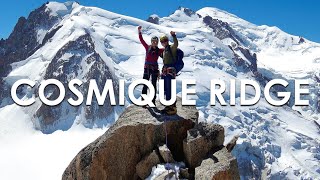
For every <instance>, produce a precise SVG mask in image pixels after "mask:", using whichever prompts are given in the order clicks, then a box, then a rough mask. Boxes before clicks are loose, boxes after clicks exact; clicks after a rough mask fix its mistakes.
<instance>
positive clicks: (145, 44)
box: [138, 26, 148, 50]
mask: <svg viewBox="0 0 320 180" xmlns="http://www.w3.org/2000/svg"><path fill="white" fill-rule="evenodd" d="M141 28H142V27H141V26H139V27H138V33H139V40H140V42H141V44H142V45H143V47H144V48H145V49H146V50H147V49H148V44H147V43H146V42H145V41H144V39H143V37H142V33H141Z"/></svg>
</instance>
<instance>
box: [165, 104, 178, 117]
mask: <svg viewBox="0 0 320 180" xmlns="http://www.w3.org/2000/svg"><path fill="white" fill-rule="evenodd" d="M166 114H168V115H175V114H177V107H176V106H174V105H171V106H169V108H168V109H167V112H166Z"/></svg>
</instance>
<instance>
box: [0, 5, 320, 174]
mask: <svg viewBox="0 0 320 180" xmlns="http://www.w3.org/2000/svg"><path fill="white" fill-rule="evenodd" d="M47 11H50V12H51V15H52V16H59V17H60V18H61V21H60V22H59V24H57V25H56V27H59V26H61V28H59V29H58V31H57V32H56V33H55V34H54V36H53V37H52V38H51V39H50V41H48V42H47V43H45V44H44V45H43V46H42V47H41V48H39V49H38V51H36V52H35V53H34V54H32V55H31V56H30V57H28V58H27V59H26V60H24V61H20V62H17V63H14V64H12V67H13V70H12V71H11V72H10V74H9V75H8V76H7V77H6V78H5V80H6V83H8V84H12V83H13V82H15V80H17V79H20V78H29V79H31V80H34V81H37V82H38V83H39V82H41V80H43V79H44V74H45V73H44V72H45V71H46V69H47V68H48V64H49V63H50V62H51V61H52V59H53V58H54V57H55V55H56V54H57V52H58V51H59V50H60V49H61V48H62V47H63V46H64V45H66V44H67V43H68V42H70V41H74V40H76V39H77V38H78V37H80V36H82V35H86V34H88V35H89V36H90V37H91V38H92V41H93V42H94V49H95V52H97V53H98V54H99V56H100V57H101V58H102V60H103V61H104V62H105V64H107V66H108V67H109V68H110V71H112V74H114V75H115V76H116V77H117V78H119V79H126V82H127V84H129V83H130V82H132V81H133V80H134V79H138V78H141V77H142V74H143V64H144V56H145V50H144V48H143V47H142V45H141V44H140V42H139V39H138V34H137V26H138V25H141V26H142V27H143V36H144V39H145V40H146V42H148V41H149V39H150V38H151V37H152V36H160V35H162V34H169V32H170V31H171V30H173V31H176V32H177V37H178V40H179V47H180V48H181V49H183V50H184V52H185V58H184V61H185V68H184V69H183V71H182V74H181V75H180V76H179V77H178V78H177V79H178V86H177V87H178V92H180V91H181V80H182V79H196V81H197V85H196V90H197V95H196V96H195V97H193V98H196V99H197V108H198V110H199V113H200V120H201V121H208V122H214V123H219V124H221V125H223V126H224V127H225V129H226V143H227V142H228V141H229V140H230V139H231V138H232V137H233V136H234V135H239V136H240V138H239V140H238V142H237V144H238V145H237V146H236V148H235V149H234V151H233V154H234V155H235V156H236V157H237V158H238V163H239V169H240V173H241V178H242V179H261V178H280V179H282V178H289V179H317V178H319V177H320V167H319V162H320V141H319V137H320V136H319V135H320V130H319V127H318V126H316V125H315V122H318V123H320V115H319V112H317V111H316V110H315V109H316V107H317V106H316V103H317V98H318V97H317V95H316V93H317V92H318V90H319V87H316V86H314V89H313V91H312V92H311V93H312V94H313V95H315V96H313V97H311V98H310V99H311V100H312V101H311V104H310V107H306V108H299V107H291V106H284V107H273V106H270V105H269V104H268V103H267V102H266V101H265V100H264V99H263V98H262V99H261V100H260V102H259V103H258V104H257V105H255V106H250V107H245V106H240V105H239V102H240V101H239V100H240V91H239V89H240V88H239V86H240V85H239V83H238V84H237V93H236V98H237V104H238V105H236V106H225V107H222V106H220V105H217V106H210V104H209V101H210V99H209V98H210V92H209V89H210V80H211V79H221V80H224V81H226V83H227V87H228V82H229V79H236V81H237V82H239V81H240V80H241V79H252V80H255V79H256V78H255V76H254V75H253V74H252V72H250V71H247V70H244V69H243V68H242V67H238V66H236V65H235V64H234V60H233V58H234V53H233V52H232V50H231V49H230V48H229V47H228V45H230V42H232V40H230V39H218V38H217V37H215V34H214V33H213V32H212V30H211V29H210V28H208V27H207V26H206V24H205V23H203V17H204V16H206V15H209V16H212V18H218V19H219V20H221V21H224V22H227V23H229V25H230V26H231V27H232V28H233V30H234V31H235V32H236V33H237V35H238V36H239V37H240V38H241V40H242V44H240V45H241V46H243V47H246V48H248V49H249V50H250V51H251V52H252V53H257V56H258V71H259V72H260V73H261V74H262V75H264V76H266V77H269V78H275V77H277V78H279V77H280V78H285V79H288V80H292V79H295V78H306V79H309V80H310V82H311V84H313V83H314V79H313V76H314V74H315V73H316V72H317V71H318V70H319V69H320V63H319V60H315V59H317V58H319V57H320V49H319V48H320V45H319V44H317V43H313V42H310V41H308V40H305V41H306V42H305V43H301V44H299V43H298V42H299V40H300V38H299V37H297V36H293V35H289V34H287V33H285V32H283V31H281V30H280V29H278V28H276V27H267V26H256V25H254V24H251V23H249V22H247V21H245V20H242V19H240V18H238V17H236V16H235V15H232V14H229V13H227V12H224V11H221V10H219V9H215V8H203V9H201V10H199V11H197V13H198V14H200V15H201V16H202V17H200V16H198V15H197V14H193V15H187V14H186V13H185V11H184V8H181V9H178V10H177V11H176V12H175V13H173V14H172V15H170V16H169V17H162V18H160V20H159V23H160V24H159V25H156V24H151V23H148V22H146V21H143V20H139V19H136V18H132V17H128V16H124V15H119V14H115V13H112V12H108V11H105V10H103V9H99V8H95V7H84V6H81V5H75V4H70V3H65V4H63V3H55V2H50V3H49V4H47ZM53 28H54V27H53ZM41 33H43V32H40V33H39V34H41ZM240 55H241V54H240ZM242 56H243V55H242ZM63 58H64V60H68V58H70V56H68V54H66V55H65V56H63ZM160 62H161V60H160ZM160 64H161V63H160ZM160 66H161V65H160ZM33 67H37V68H33ZM83 67H85V66H83ZM78 77H79V78H81V77H82V76H81V75H79V76H78ZM138 90H139V89H138ZM288 90H289V91H293V90H292V89H290V88H289V89H288ZM228 92H229V91H228V90H227V91H226V93H225V94H224V98H225V99H226V100H228V99H229V95H228V94H229V93H228ZM136 93H137V94H138V93H139V91H137V92H136ZM250 94H252V90H250V89H248V94H247V95H250ZM24 98H30V97H27V96H26V97H24ZM36 106H37V105H36ZM295 110H299V112H300V113H301V114H300V113H298V112H297V111H295ZM34 112H35V107H33V106H32V107H29V108H23V107H19V106H17V105H14V104H12V105H7V106H4V107H3V108H1V109H0V124H1V126H0V127H1V128H0V145H1V147H4V148H1V149H0V159H1V160H4V161H1V162H0V169H6V172H7V173H0V179H8V178H10V179H20V178H21V177H27V179H47V178H48V177H50V178H52V179H60V178H61V174H62V171H63V170H64V168H65V167H66V166H67V165H68V163H69V162H70V160H71V159H72V158H73V157H74V156H75V155H76V153H77V152H78V151H79V150H80V149H81V148H82V147H84V146H85V145H86V144H88V143H89V142H91V141H93V140H94V139H95V138H97V137H98V136H99V135H101V134H102V133H103V131H105V130H106V128H103V129H96V128H93V129H86V128H83V127H82V122H84V121H85V119H83V116H81V114H78V115H77V117H76V119H72V122H71V124H72V126H71V128H70V129H69V130H68V131H59V130H58V131H56V132H54V133H52V134H48V135H44V134H41V133H40V132H39V131H37V130H35V129H34V127H35V126H36V124H35V123H34V122H37V119H34ZM114 116H117V115H116V114H115V115H114ZM13 122H14V123H13ZM31 122H33V123H31ZM96 126H98V125H94V124H93V125H92V127H96ZM98 127H100V126H98ZM102 127H103V126H102ZM13 157H14V158H13ZM25 162H28V163H25ZM30 163H31V164H30ZM16 165H18V170H19V173H14V172H17V166H16ZM39 172H41V173H39ZM45 174H47V177H45ZM20 175H21V176H20Z"/></svg>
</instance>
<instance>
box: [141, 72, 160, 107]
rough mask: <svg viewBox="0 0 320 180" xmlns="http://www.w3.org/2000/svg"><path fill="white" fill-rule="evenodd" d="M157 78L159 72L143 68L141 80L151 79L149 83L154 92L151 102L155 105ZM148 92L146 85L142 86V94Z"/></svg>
mask: <svg viewBox="0 0 320 180" xmlns="http://www.w3.org/2000/svg"><path fill="white" fill-rule="evenodd" d="M158 76H159V70H158V69H150V68H144V73H143V79H145V80H148V81H149V80H150V77H151V83H152V85H153V88H154V90H155V92H156V93H155V94H154V97H153V100H152V102H153V103H154V104H155V102H156V94H157V79H158ZM147 92H148V86H146V85H143V88H142V94H147Z"/></svg>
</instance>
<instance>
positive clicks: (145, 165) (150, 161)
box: [136, 150, 160, 179]
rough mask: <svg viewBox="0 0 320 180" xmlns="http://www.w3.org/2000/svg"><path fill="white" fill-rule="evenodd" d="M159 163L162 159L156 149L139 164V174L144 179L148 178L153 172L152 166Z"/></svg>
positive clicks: (137, 167)
mask: <svg viewBox="0 0 320 180" xmlns="http://www.w3.org/2000/svg"><path fill="white" fill-rule="evenodd" d="M157 164H160V159H159V156H158V155H157V153H156V151H155V150H154V151H152V153H150V154H149V155H147V156H146V157H145V158H143V159H142V160H141V161H140V162H139V163H138V164H137V166H136V172H137V175H138V176H139V177H140V178H142V179H145V178H147V177H148V176H149V174H150V173H151V170H152V167H153V166H155V165H157Z"/></svg>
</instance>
